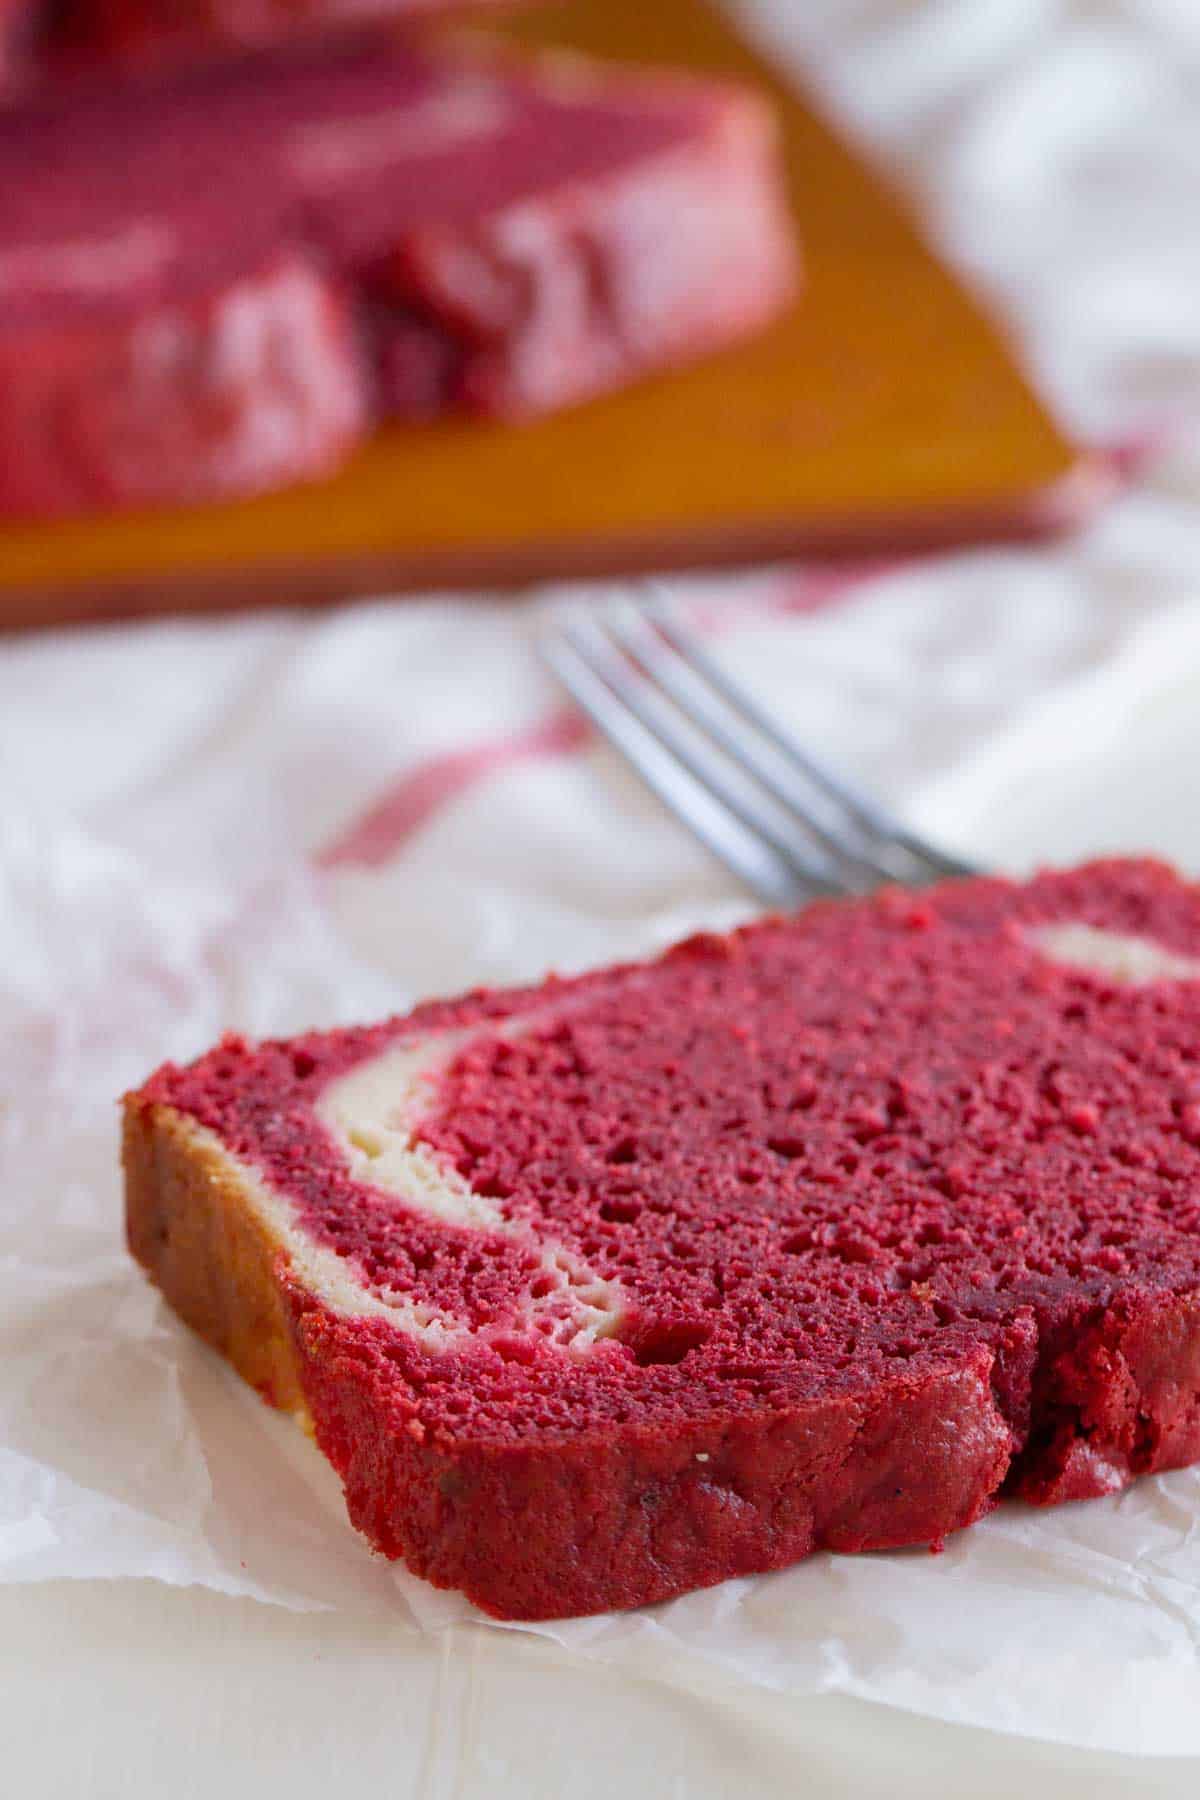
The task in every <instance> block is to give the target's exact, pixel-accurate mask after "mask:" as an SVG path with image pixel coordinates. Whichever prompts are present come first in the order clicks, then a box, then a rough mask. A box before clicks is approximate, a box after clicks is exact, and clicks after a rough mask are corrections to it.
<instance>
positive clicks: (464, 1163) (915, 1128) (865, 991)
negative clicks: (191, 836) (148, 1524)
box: [131, 862, 1200, 1617]
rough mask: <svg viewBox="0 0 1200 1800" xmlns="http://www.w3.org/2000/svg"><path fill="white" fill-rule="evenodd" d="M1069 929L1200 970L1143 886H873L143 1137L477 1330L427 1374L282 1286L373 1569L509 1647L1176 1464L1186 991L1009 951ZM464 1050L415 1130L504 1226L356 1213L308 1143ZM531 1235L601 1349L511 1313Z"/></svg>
mask: <svg viewBox="0 0 1200 1800" xmlns="http://www.w3.org/2000/svg"><path fill="white" fill-rule="evenodd" d="M1059 920H1069V921H1080V922H1084V923H1087V924H1089V925H1092V926H1094V927H1099V928H1102V929H1106V930H1109V931H1114V932H1120V933H1122V934H1132V935H1134V936H1137V937H1142V938H1147V939H1150V940H1152V941H1154V942H1155V943H1157V944H1159V945H1162V946H1165V947H1166V948H1168V949H1171V950H1174V951H1176V952H1179V953H1182V954H1184V955H1187V956H1197V955H1200V892H1198V890H1197V889H1196V888H1195V887H1194V886H1191V885H1189V884H1186V883H1184V882H1183V881H1181V880H1180V879H1179V878H1178V877H1177V876H1176V875H1174V874H1173V873H1172V872H1171V871H1170V870H1168V869H1166V868H1165V867H1163V866H1161V865H1158V864H1154V863H1148V862H1121V863H1117V862H1114V863H1104V864H1093V865H1090V866H1088V867H1085V868H1083V869H1080V870H1076V871H1073V872H1070V873H1066V874H1049V875H1045V876H1041V877H1039V878H1038V879H1036V880H1034V881H1033V882H1031V883H1029V884H1028V885H1025V886H1016V885H1012V884H1009V883H1006V882H1003V881H999V880H979V881H969V882H961V883H955V884H950V885H947V886H944V887H941V888H938V889H936V890H932V891H930V892H926V893H923V894H921V895H920V896H912V895H908V894H904V893H901V892H887V893H883V894H881V895H879V896H876V897H874V898H872V899H870V900H866V901H861V902H852V903H840V904H838V903H835V904H822V905H819V906H815V907H813V908H811V909H809V910H808V911H807V912H805V913H803V914H801V915H800V916H799V917H798V918H795V919H785V920H769V921H766V922H764V923H762V924H758V925H755V926H752V927H750V928H748V929H746V930H744V931H741V932H738V933H736V934H734V935H732V936H728V937H711V936H703V937H698V938H694V939H692V940H690V941H688V942H686V943H684V944H682V945H680V946H679V947H678V948H676V949H675V950H673V951H672V952H670V953H669V954H668V955H667V956H665V957H664V958H663V959H661V960H660V961H658V962H656V963H654V964H651V965H641V966H636V967H630V968H622V969H616V970H608V971H602V972H600V973H598V974H594V975H589V976H586V977H583V978H582V979H579V980H575V981H570V982H557V983H553V982H552V983H550V984H548V985H546V986H544V987H542V988H540V989H537V990H531V991H523V992H517V993H501V994H496V993H477V994H472V995H469V996H467V997H465V998H464V999H461V1000H458V1001H453V1002H443V1003H437V1004H434V1005H429V1006H425V1007H422V1008H420V1009H418V1010H417V1012H415V1013H414V1014H412V1015H411V1016H409V1017H408V1018H405V1019H399V1020H392V1021H390V1022H388V1023H386V1024H383V1025H380V1026H378V1027H374V1028H371V1029H365V1030H355V1031H343V1032H335V1033H331V1034H322V1035H313V1036H309V1037H305V1038H301V1039H296V1040H293V1041H291V1042H289V1043H286V1044H285V1043H268V1044H261V1045H251V1044H248V1043H246V1042H244V1041H242V1040H239V1039H231V1040H227V1041H226V1042H225V1043H224V1044H223V1045H222V1046H220V1047H219V1048H218V1049H217V1050H215V1051H213V1052H212V1053H211V1054H210V1055H208V1056H206V1057H204V1058H202V1059H201V1060H200V1061H199V1062H198V1063H195V1064H193V1065H192V1066H191V1067H189V1068H186V1069H179V1068H175V1067H170V1066H168V1067H167V1068H164V1069H162V1070H160V1071H159V1073H158V1074H157V1075H155V1076H154V1077H153V1079H152V1080H151V1081H150V1082H149V1083H148V1084H147V1086H146V1087H145V1088H144V1089H143V1090H142V1092H141V1093H140V1094H139V1095H137V1096H134V1097H133V1100H132V1103H131V1104H132V1107H133V1109H134V1111H135V1113H140V1114H144V1115H147V1116H149V1115H150V1114H152V1113H153V1112H154V1111H155V1109H159V1108H169V1109H171V1110H172V1112H173V1113H176V1114H182V1115H184V1116H185V1117H187V1118H189V1119H191V1120H195V1121H196V1122H198V1123H199V1124H201V1125H203V1126H205V1127H207V1128H208V1129H209V1131H211V1132H213V1133H215V1134H216V1136H217V1137H218V1138H219V1139H220V1140H221V1142H222V1143H223V1144H224V1146H225V1147H226V1148H227V1149H228V1150H229V1151H230V1152H232V1153H233V1155H234V1156H236V1157H237V1158H238V1159H240V1161H241V1162H242V1163H244V1164H245V1165H248V1166H249V1167H250V1168H252V1169H253V1170H255V1171H257V1172H258V1173H259V1174H260V1175H261V1176H262V1177H263V1178H265V1180H266V1181H267V1182H268V1183H269V1184H270V1186H271V1187H272V1188H273V1189H274V1190H275V1191H276V1192H277V1193H279V1194H281V1195H285V1196H286V1197H287V1198H288V1199H289V1201H290V1202H291V1204H292V1206H293V1207H294V1209H295V1213H296V1216H297V1218H298V1219H299V1221H300V1222H301V1223H302V1226H303V1229H304V1230H305V1231H306V1232H307V1233H308V1234H310V1235H311V1237H312V1238H313V1239H315V1240H316V1241H318V1242H321V1243H324V1244H328V1245H330V1246H332V1247H334V1248H335V1249H336V1250H337V1251H338V1252H339V1253H340V1255H341V1257H342V1258H343V1259H344V1266H345V1267H346V1269H347V1270H348V1271H352V1272H353V1271H357V1273H358V1276H359V1278H360V1279H361V1280H362V1281H363V1282H364V1283H367V1282H375V1283H378V1282H380V1281H382V1282H383V1283H384V1284H385V1285H387V1286H389V1287H390V1288H392V1289H394V1290H397V1291H398V1292H400V1293H401V1294H409V1295H411V1296H412V1297H414V1298H416V1299H421V1300H424V1301H427V1302H429V1303H430V1304H432V1305H433V1306H435V1307H437V1308H440V1309H444V1310H445V1311H447V1312H449V1313H452V1314H453V1315H454V1316H455V1317H457V1318H458V1319H460V1320H462V1321H465V1322H466V1324H467V1326H468V1327H469V1335H468V1336H467V1337H466V1339H465V1342H464V1343H463V1344H460V1346H459V1347H458V1348H455V1349H451V1350H440V1351H435V1350H431V1349H430V1348H428V1347H426V1345H425V1344H423V1343H422V1342H421V1341H420V1340H419V1339H417V1338H416V1337H414V1336H412V1335H411V1334H408V1333H406V1332H404V1331H403V1330H399V1329H396V1328H395V1327H393V1326H392V1325H390V1324H389V1323H388V1322H387V1321H386V1320H383V1319H380V1318H377V1317H373V1318H370V1319H366V1318H355V1317H348V1316H346V1315H345V1314H344V1313H339V1312H335V1311H333V1310H332V1309H331V1308H330V1307H328V1306H327V1305H326V1304H325V1303H324V1302H323V1301H322V1299H321V1297H320V1295H319V1294H316V1293H313V1292H311V1291H309V1290H307V1289H306V1288H305V1287H304V1285H303V1284H302V1283H301V1282H300V1281H299V1280H298V1279H296V1278H295V1277H289V1276H288V1274H287V1273H286V1271H281V1272H280V1282H281V1286H282V1288H283V1291H284V1293H285V1296H286V1309H287V1312H288V1314H289V1317H290V1320H291V1330H292V1333H293V1337H294V1343H295V1346H296V1353H297V1358H298V1367H299V1371H300V1376H299V1379H300V1382H301V1385H302V1388H303V1391H304V1394H305V1396H306V1399H307V1403H308V1407H309V1409H310V1411H311V1415H312V1418H313V1420H314V1422H315V1428H316V1433H317V1437H318V1441H319V1442H320V1444H321V1446H322V1448H323V1449H324V1450H325V1452H326V1453H327V1455H328V1456H329V1457H330V1459H331V1460H332V1462H333V1463H334V1465H335V1466H336V1467H337V1469H338V1471H339V1473H340V1474H341V1475H342V1478H343V1481H344V1483H345V1487H346V1493H347V1499H348V1504H349V1509H350V1513H351V1516H352V1518H353V1519H354V1521H355V1523H356V1524H357V1525H358V1526H359V1527H360V1528H361V1529H362V1530H363V1531H365V1532H366V1534H367V1535H368V1537H369V1538H370V1539H371V1541H372V1542H373V1543H374V1544H375V1545H376V1546H377V1547H378V1548H379V1549H381V1550H382V1551H384V1553H385V1554H387V1555H389V1556H394V1557H403V1558H404V1559H405V1560H406V1561H407V1562H408V1563H409V1564H410V1566H411V1567H413V1568H414V1569H416V1570H417V1571H418V1572H419V1573H421V1574H423V1575H425V1576H427V1577H428V1578H429V1579H430V1580H432V1581H434V1582H436V1583H438V1584H440V1585H446V1586H455V1587H461V1588H463V1589H465V1591H466V1592H467V1593H468V1594H469V1595H470V1596H471V1597H472V1598H473V1599H474V1600H476V1601H477V1602H478V1603H479V1604H480V1605H481V1606H483V1607H485V1608H487V1609H488V1610H490V1611H492V1612H495V1613H498V1614H501V1615H505V1616H514V1617H538V1616H547V1615H554V1614H565V1613H576V1612H588V1611H595V1610H599V1609H603V1608H608V1607H614V1606H630V1605H636V1604H639V1603H642V1602H646V1601H652V1600H658V1599H662V1598H664V1597H666V1596H668V1595H671V1594H675V1593H679V1592H681V1591H684V1590H686V1589H688V1588H692V1587H697V1586H701V1585H704V1584H706V1583H710V1582H714V1581H719V1580H721V1579H723V1578H725V1577H728V1576H732V1575H737V1574H745V1573H749V1572H751V1571H754V1570H761V1569H768V1568H774V1567H777V1566H780V1565H782V1564H785V1563H789V1562H792V1561H794V1560H796V1559H797V1558H799V1557H802V1556H804V1555H806V1554H808V1553H809V1552H810V1551H812V1550H813V1549H815V1548H818V1547H820V1546H826V1547H830V1548H834V1549H843V1550H851V1549H877V1548H883V1547H887V1546H892V1545H901V1544H913V1543H927V1544H936V1543H938V1542H940V1540H941V1539H943V1538H944V1537H945V1536H946V1534H947V1533H948V1532H950V1531H953V1530H955V1529H957V1528H959V1527H961V1526H964V1525H967V1524H970V1523H971V1522H972V1521H973V1520H975V1519H977V1518H979V1517H980V1516H981V1514H983V1513H985V1512H986V1511H988V1510H989V1509H990V1508H991V1507H992V1506H993V1505H994V1504H995V1501H996V1499H997V1497H998V1496H999V1495H1000V1494H1001V1493H1002V1492H1008V1493H1013V1494H1017V1495H1020V1496H1021V1497H1022V1498H1024V1499H1026V1500H1030V1501H1033V1502H1035V1503H1039V1504H1050V1503H1054V1502H1057V1501H1061V1500H1070V1499H1078V1498H1084V1497H1087V1496H1089V1495H1096V1494H1101V1493H1107V1492H1110V1491H1112V1490H1114V1489H1116V1488H1119V1487H1121V1486H1123V1485H1124V1484H1125V1483H1127V1482H1128V1481H1129V1480H1131V1479H1132V1478H1133V1477H1135V1476H1137V1475H1140V1474H1144V1473H1148V1472H1150V1471H1152V1470H1156V1469H1164V1468H1170V1467H1174V1466H1178V1465H1181V1464H1184V1463H1187V1462H1190V1461H1192V1460H1196V1459H1198V1458H1200V984H1197V983H1195V982H1187V981H1166V982H1156V983H1151V984H1147V985H1143V986H1131V985H1119V984H1116V983H1114V982H1113V981H1111V980H1109V979H1106V978H1103V977H1100V976H1098V975H1096V974H1093V973H1090V972H1086V971H1082V970H1079V969H1071V968H1067V967H1065V966H1061V965H1059V964H1057V963H1055V962H1052V961H1050V960H1049V959H1048V958H1046V957H1045V956H1043V955H1041V954H1039V953H1038V951H1037V950H1036V949H1035V948H1034V946H1033V945H1032V944H1031V942H1030V940H1029V937H1028V931H1029V928H1030V927H1032V926H1034V925H1036V924H1040V923H1044V922H1052V921H1059ZM513 1019H523V1020H524V1021H525V1023H524V1025H523V1026H522V1029H521V1031H520V1033H519V1034H516V1033H512V1032H509V1033H508V1034H507V1035H504V1036H499V1035H497V1034H496V1032H495V1031H494V1030H493V1029H492V1027H493V1026H494V1025H497V1024H499V1022H501V1021H503V1020H513ZM463 1027H475V1028H479V1029H478V1035H476V1036H475V1037H474V1038H472V1040H471V1041H469V1042H467V1043H466V1044H465V1047H464V1048H463V1049H462V1050H461V1051H460V1052H459V1054H457V1056H456V1057H455V1059H454V1060H453V1062H452V1063H451V1064H450V1065H449V1066H448V1067H447V1068H446V1069H445V1070H444V1071H443V1073H442V1074H441V1075H440V1076H439V1077H438V1078H437V1083H436V1086H435V1088H434V1090H433V1095H432V1099H431V1102H430V1106H429V1109H428V1112H427V1114H426V1115H425V1116H424V1117H423V1120H422V1123H421V1125H420V1130H419V1135H420V1138H421V1140H422V1141H423V1142H424V1143H425V1145H426V1146H428V1148H429V1149H430V1151H432V1153H433V1154H434V1155H435V1156H436V1157H437V1158H438V1159H439V1160H440V1161H441V1162H442V1163H443V1165H444V1166H446V1167H448V1168H453V1169H454V1170H456V1171H457V1173H458V1174H459V1175H461V1176H463V1177H465V1179H466V1180H467V1181H468V1182H469V1183H470V1185H471V1187H472V1188H473V1189H474V1191H475V1192H476V1193H477V1194H481V1195H486V1196H489V1197H490V1198H491V1199H492V1200H493V1201H494V1202H495V1203H496V1204H497V1205H498V1206H499V1207H500V1208H501V1209H502V1211H503V1213H504V1215H505V1216H506V1218H507V1219H508V1220H510V1221H516V1222H518V1223H519V1224H520V1225H521V1226H522V1227H526V1228H528V1229H527V1230H526V1231H524V1232H517V1233H512V1232H509V1233H503V1232H500V1231H496V1232H489V1231H487V1230H480V1229H474V1230H468V1229H465V1228H463V1227H457V1226H449V1225H446V1224H442V1223H439V1222H437V1221H436V1220H435V1219H433V1218H431V1217H428V1216H426V1215H424V1214H421V1215H418V1214H417V1213H415V1212H412V1211H410V1210H409V1209H407V1208H406V1207H405V1206H404V1205H403V1204H402V1203H400V1202H399V1201H398V1200H397V1199H396V1198H395V1197H394V1196H391V1195H385V1194H382V1193H381V1192H380V1191H378V1190H376V1189H373V1188H371V1187H370V1186H367V1185H365V1184H362V1183H360V1182H357V1181H355V1180H354V1179H353V1178H352V1177H351V1175H350V1173H349V1170H348V1167H347V1166H346V1164H345V1163H344V1162H343V1161H342V1158H341V1155H340V1152H339V1150H338V1148H337V1146H336V1144H335V1142H334V1141H333V1139H332V1138H331V1137H330V1136H329V1135H328V1134H327V1133H326V1131H325V1129H324V1127H323V1126H322V1124H321V1123H320V1122H319V1120H318V1118H317V1117H316V1114H315V1112H314V1102H315V1100H316V1099H317V1097H318V1096H319V1095H320V1094H321V1092H322V1090H323V1089H324V1087H325V1086H326V1084H327V1083H328V1082H329V1081H330V1080H331V1079H333V1078H334V1077H335V1076H337V1075H339V1074H342V1073H345V1072H346V1071H347V1070H349V1069H351V1068H353V1067H354V1066H356V1065H357V1064H359V1063H361V1062H362V1061H363V1060H364V1059H366V1058H369V1057H372V1056H374V1055H377V1054H378V1053H380V1052H381V1051H382V1050H384V1049H386V1048H389V1047H391V1046H393V1045H395V1044H399V1043H404V1042H406V1041H408V1040H409V1039H412V1040H414V1041H416V1040H419V1039H420V1038H422V1037H424V1036H426V1035H427V1034H430V1033H436V1032H440V1031H444V1030H448V1029H459V1028H463ZM530 1235H532V1236H533V1237H534V1238H535V1239H536V1238H539V1237H540V1238H544V1239H547V1240H551V1241H553V1242H554V1243H556V1244H560V1245H563V1246H565V1247H566V1248H567V1249H568V1250H569V1251H570V1252H571V1253H573V1254H574V1255H575V1256H576V1257H578V1258H580V1259H582V1260H583V1261H585V1262H586V1263H587V1265H588V1266H589V1267H590V1268H591V1269H592V1270H595V1271H597V1272H598V1273H600V1274H601V1275H603V1276H604V1277H606V1278H607V1279H608V1280H610V1281H613V1282H616V1283H619V1284H620V1288H621V1290H622V1292H623V1294H624V1296H625V1302H626V1310H625V1312H624V1314H623V1316H622V1318H621V1321H620V1324H619V1327H618V1330H617V1332H616V1334H615V1335H614V1336H612V1337H610V1338H607V1339H604V1340H602V1341H600V1342H599V1343H598V1344H596V1345H595V1346H594V1347H593V1348H592V1349H590V1350H589V1351H587V1352H585V1353H578V1352H577V1351H573V1350H571V1349H568V1348H564V1347H563V1346H561V1345H558V1344H553V1343H549V1342H547V1341H545V1340H544V1339H539V1338H538V1336H537V1334H536V1332H533V1331H531V1330H530V1328H529V1325H528V1322H527V1321H525V1322H523V1321H522V1319H521V1317H520V1316H519V1313H518V1311H517V1301H518V1296H519V1295H520V1294H521V1292H522V1291H523V1290H524V1289H525V1288H527V1285H528V1281H529V1277H530V1261H529V1249H528V1241H529V1237H530Z"/></svg>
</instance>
